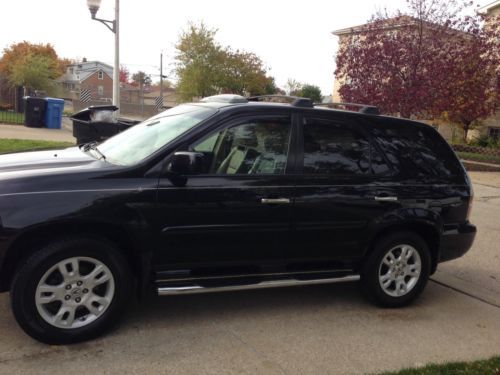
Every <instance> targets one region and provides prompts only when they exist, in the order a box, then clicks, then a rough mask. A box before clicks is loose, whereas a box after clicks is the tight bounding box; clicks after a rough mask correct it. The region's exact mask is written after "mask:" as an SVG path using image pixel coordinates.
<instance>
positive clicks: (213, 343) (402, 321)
mask: <svg viewBox="0 0 500 375" xmlns="http://www.w3.org/2000/svg"><path fill="white" fill-rule="evenodd" d="M472 219H473V221H474V222H476V224H477V225H478V227H479V236H478V238H477V241H476V243H475V245H474V247H473V249H472V250H471V251H470V252H469V253H468V254H467V255H466V256H465V257H463V258H462V259H459V260H456V261H453V262H449V263H446V264H443V265H441V267H440V271H439V273H438V274H437V275H436V276H435V277H434V278H435V279H436V280H437V281H439V283H445V284H446V286H443V285H441V284H439V283H436V282H433V281H431V282H430V283H429V285H428V287H427V289H426V290H425V292H424V294H423V295H422V296H421V298H420V299H419V300H418V301H417V302H416V303H415V304H414V305H412V306H411V307H407V308H404V309H397V310H391V309H380V308H377V307H374V306H372V305H370V304H369V303H368V302H366V300H365V299H364V298H363V297H362V295H361V294H360V292H359V290H358V285H357V284H337V285H322V286H310V287H300V288H281V289H273V290H259V291H246V292H234V293H220V294H211V295H208V294H207V295H193V296H178V297H164V298H162V299H157V300H150V301H146V302H144V303H142V304H141V305H139V304H137V303H134V304H132V305H131V306H130V308H129V309H128V310H127V311H124V319H123V322H122V323H121V325H120V327H119V328H118V329H116V330H114V331H113V332H111V333H110V334H108V335H106V336H105V337H103V338H100V339H98V340H95V341H91V342H87V343H84V344H78V345H72V346H59V347H57V346H47V345H43V344H40V343H37V342H35V341H33V340H32V339H30V338H29V337H27V336H26V335H25V334H24V333H23V332H22V331H21V330H20V329H19V328H18V327H17V325H16V323H15V321H14V318H13V317H12V314H11V312H10V308H9V299H8V295H7V294H3V295H0V374H9V375H10V374H43V373H48V374H54V375H55V374H68V373H72V374H79V373H98V374H104V373H107V374H115V373H117V374H136V373H144V374H152V373H162V374H232V373H243V374H255V373H259V374H339V373H340V374H342V373H374V372H378V371H382V370H396V369H400V368H402V367H408V366H421V365H424V364H426V363H429V362H445V361H455V360H473V359H480V358H487V357H489V356H492V355H499V354H500V304H497V303H496V302H497V301H498V300H499V296H500V261H499V255H500V254H499V252H500V246H499V243H500V188H494V187H486V186H483V185H476V202H475V204H474V208H473V214H472ZM495 304H497V306H495Z"/></svg>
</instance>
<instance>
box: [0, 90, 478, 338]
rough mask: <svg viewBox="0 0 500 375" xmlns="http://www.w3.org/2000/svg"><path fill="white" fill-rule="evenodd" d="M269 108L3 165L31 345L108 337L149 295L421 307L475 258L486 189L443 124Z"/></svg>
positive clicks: (5, 222) (2, 254)
mask: <svg viewBox="0 0 500 375" xmlns="http://www.w3.org/2000/svg"><path fill="white" fill-rule="evenodd" d="M260 100H261V98H250V99H246V98H243V97H238V96H227V95H225V96H216V97H211V98H207V99H204V100H203V101H202V102H200V103H194V104H185V105H180V106H178V107H175V108H172V109H170V110H168V111H165V112H163V113H161V114H159V115H157V116H155V117H152V118H151V119H149V120H146V121H144V122H142V123H140V124H138V125H136V126H134V127H131V128H130V129H128V130H126V131H124V132H122V133H120V134H118V135H116V136H114V137H112V138H110V139H108V140H106V141H105V142H103V143H100V144H98V143H89V144H86V145H82V146H80V147H73V148H69V149H65V150H60V151H41V152H31V153H20V154H11V155H3V156H1V157H0V180H1V184H0V218H1V231H0V288H1V291H10V295H11V300H12V309H13V312H14V315H15V317H16V319H17V321H18V323H19V324H20V326H21V327H22V328H23V329H24V330H25V331H26V333H28V334H29V335H30V336H32V337H33V338H35V339H37V340H40V341H43V342H46V343H51V344H62V343H71V342H77V341H82V340H86V339H89V338H92V337H95V336H97V335H99V334H101V333H102V332H103V331H104V330H105V329H106V328H108V327H109V326H110V325H111V324H113V323H115V322H116V321H117V320H118V318H119V317H120V316H121V315H123V308H124V306H125V304H126V302H127V301H128V300H130V299H132V298H134V296H136V294H135V293H134V291H135V290H138V291H139V293H138V294H139V295H143V294H145V293H146V292H148V291H154V292H155V293H156V294H157V295H160V296H166V295H177V294H186V293H202V292H212V291H214V292H215V291H233V290H240V289H252V288H264V287H280V286H289V285H307V284H320V283H334V282H342V281H355V280H359V279H361V285H362V287H363V289H364V291H365V292H366V294H367V296H368V297H369V298H370V299H371V300H373V301H374V302H375V303H377V304H379V305H382V306H388V307H397V306H403V305H406V304H408V303H410V302H411V301H412V300H414V299H415V298H416V297H417V296H418V295H419V294H420V293H421V292H422V290H423V289H424V287H425V285H426V283H427V280H428V277H429V275H430V274H432V273H433V272H435V270H436V267H437V265H438V263H439V262H443V261H446V260H450V259H454V258H457V257H460V256H462V255H463V254H464V253H465V252H466V251H467V250H468V249H469V248H470V247H471V245H472V243H473V240H474V237H475V234H476V228H475V226H474V225H472V224H470V223H469V211H470V208H471V205H472V197H473V195H472V187H471V182H470V180H469V178H468V176H467V173H466V172H465V169H464V168H463V166H462V165H461V164H460V162H459V160H458V159H457V157H456V156H455V154H454V153H453V151H452V150H451V148H450V147H449V145H448V144H447V143H446V142H445V141H444V140H443V138H442V137H441V136H440V135H439V134H438V133H437V132H436V131H435V130H434V129H433V128H432V127H430V126H427V125H425V124H421V123H418V122H414V121H409V120H403V119H399V118H392V117H387V116H381V115H378V114H376V113H377V109H376V108H374V107H370V106H366V107H362V108H361V111H360V112H353V111H346V110H336V109H329V108H322V107H318V106H313V104H312V102H311V101H309V100H307V99H298V98H297V99H293V102H292V103H291V104H280V103H267V102H262V101H260ZM352 106H354V105H350V104H349V105H347V107H348V108H351V107H352Z"/></svg>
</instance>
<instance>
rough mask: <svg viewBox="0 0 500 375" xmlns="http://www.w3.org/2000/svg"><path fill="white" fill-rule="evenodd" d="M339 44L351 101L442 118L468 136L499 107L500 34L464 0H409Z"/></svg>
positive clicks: (345, 92) (344, 90)
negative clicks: (487, 24) (404, 8)
mask: <svg viewBox="0 0 500 375" xmlns="http://www.w3.org/2000/svg"><path fill="white" fill-rule="evenodd" d="M407 4H408V10H407V11H406V12H403V11H397V12H396V13H395V14H389V13H388V12H383V13H381V12H379V13H378V14H377V15H375V16H374V17H373V18H372V20H371V21H370V22H369V23H367V24H366V25H363V26H361V27H359V28H355V29H353V32H352V33H350V34H349V35H348V36H347V37H345V39H343V40H341V42H340V46H339V52H338V55H337V69H336V71H335V74H336V76H337V77H338V78H340V79H339V81H341V82H342V85H341V87H340V88H339V93H340V95H341V97H342V99H343V100H344V101H346V102H358V103H369V104H374V105H377V106H379V107H380V108H381V110H382V111H383V112H385V113H389V114H395V115H400V116H403V117H420V118H429V117H442V116H443V114H445V115H446V116H447V117H448V118H449V119H450V120H452V121H454V122H457V123H460V124H461V125H462V127H463V129H464V133H465V135H464V137H466V133H467V131H468V130H469V129H470V128H471V126H473V124H474V122H477V120H479V119H481V118H484V117H487V116H488V115H489V114H491V113H493V111H494V110H495V105H496V103H498V99H499V98H498V92H497V90H496V84H497V83H496V82H497V80H498V70H496V69H497V67H498V65H499V52H498V43H499V42H498V41H499V40H500V39H499V36H498V35H495V34H497V33H498V32H499V31H498V28H485V27H483V25H484V20H483V18H482V16H481V15H479V14H475V13H474V11H473V10H472V7H473V4H472V2H469V1H462V0H448V1H443V0H408V1H407Z"/></svg>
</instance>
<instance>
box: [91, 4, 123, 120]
mask: <svg viewBox="0 0 500 375" xmlns="http://www.w3.org/2000/svg"><path fill="white" fill-rule="evenodd" d="M87 6H88V7H89V10H90V15H91V17H92V19H93V20H96V21H99V22H101V23H102V24H104V26H106V27H107V28H108V29H110V30H111V31H112V32H113V33H114V34H115V65H114V68H113V105H115V106H117V107H120V27H119V25H120V0H115V19H114V21H109V20H104V19H101V18H97V17H96V14H97V11H98V10H99V7H100V6H101V0H87ZM116 113H117V115H118V114H119V110H118V111H116Z"/></svg>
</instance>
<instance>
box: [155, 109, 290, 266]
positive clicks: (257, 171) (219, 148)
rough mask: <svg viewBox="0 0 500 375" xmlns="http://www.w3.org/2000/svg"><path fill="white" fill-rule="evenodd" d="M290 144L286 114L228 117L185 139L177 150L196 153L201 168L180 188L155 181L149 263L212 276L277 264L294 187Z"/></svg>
mask: <svg viewBox="0 0 500 375" xmlns="http://www.w3.org/2000/svg"><path fill="white" fill-rule="evenodd" d="M291 139H292V119H291V115H290V113H281V114H275V115H269V116H257V117H252V116H248V117H239V118H238V119H233V120H229V121H227V122H225V123H224V124H221V125H219V126H217V127H216V128H214V130H213V131H212V132H209V134H208V135H207V136H204V137H202V138H201V139H193V140H191V141H189V144H188V145H187V146H186V147H185V148H184V149H185V150H189V151H196V152H200V153H203V154H204V158H203V167H202V170H201V171H200V173H198V174H195V175H190V176H185V177H186V180H185V185H184V186H178V184H177V185H176V183H175V179H172V178H171V177H170V176H168V174H164V175H163V176H162V177H161V178H160V181H159V189H158V212H159V228H158V231H159V232H160V242H161V243H160V247H159V249H158V250H157V252H156V254H155V258H156V259H155V260H154V262H153V264H155V265H159V269H160V270H176V269H177V270H180V269H183V270H186V269H188V270H191V271H192V272H202V273H207V272H208V273H210V272H213V273H216V274H220V273H233V272H234V273H246V272H249V273H252V272H259V270H260V265H262V264H272V263H279V262H282V261H283V258H284V247H285V246H286V244H287V241H288V240H289V236H290V210H291V203H292V198H293V187H294V179H293V177H292V176H291V175H289V174H288V173H287V171H288V169H289V165H290V164H291V163H290V162H289V159H290V158H291V155H292V152H291V151H290V150H291ZM196 270H197V271H196ZM191 271H190V272H191Z"/></svg>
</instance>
